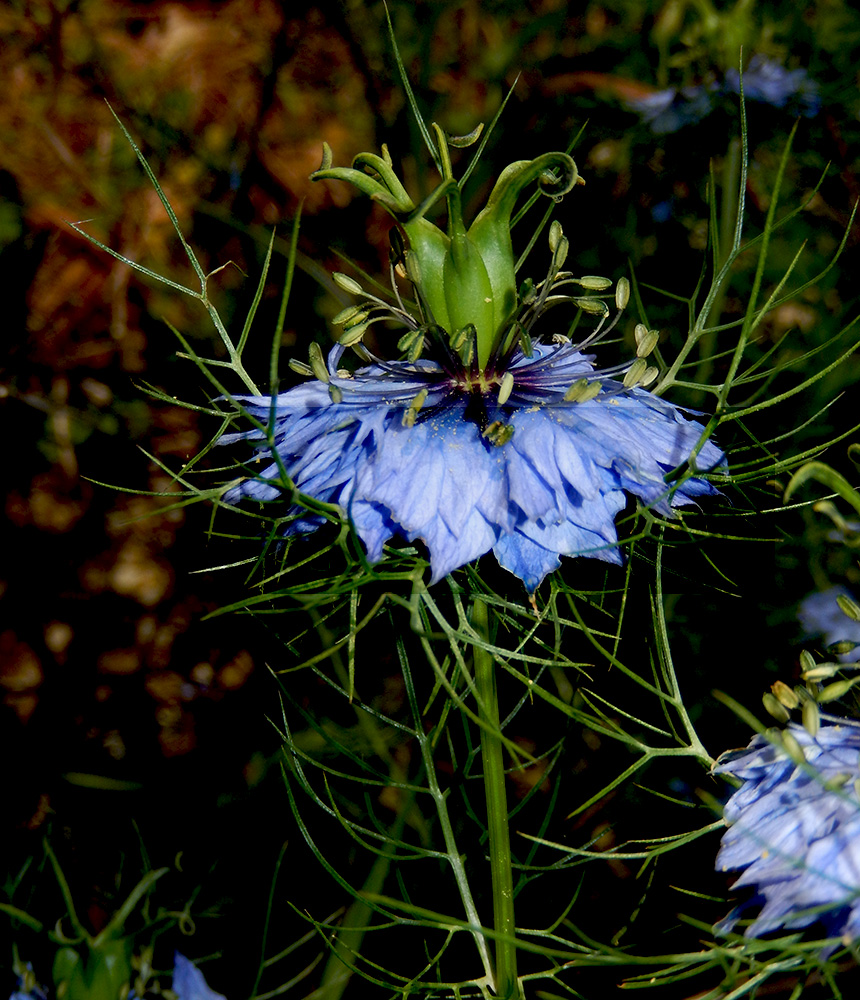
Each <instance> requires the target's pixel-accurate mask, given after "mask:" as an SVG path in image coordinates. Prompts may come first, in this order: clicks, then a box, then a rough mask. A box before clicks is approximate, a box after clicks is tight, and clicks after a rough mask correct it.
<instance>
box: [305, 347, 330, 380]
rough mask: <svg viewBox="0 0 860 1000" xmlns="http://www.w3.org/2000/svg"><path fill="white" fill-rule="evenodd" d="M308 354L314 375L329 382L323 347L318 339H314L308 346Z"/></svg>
mask: <svg viewBox="0 0 860 1000" xmlns="http://www.w3.org/2000/svg"><path fill="white" fill-rule="evenodd" d="M308 356H309V358H310V362H311V370H312V371H313V373H314V375H316V377H317V378H318V379H319V380H320V382H328V381H329V375H328V368H326V363H325V360H324V358H323V354H322V349H321V347H320V345H319V344H318V343H316V341H314V342H313V343H312V344H311V346H310V347H309V348H308Z"/></svg>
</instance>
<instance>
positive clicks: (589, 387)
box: [564, 378, 600, 403]
mask: <svg viewBox="0 0 860 1000" xmlns="http://www.w3.org/2000/svg"><path fill="white" fill-rule="evenodd" d="M599 392H600V383H599V382H589V381H588V379H587V378H580V379H577V380H576V381H575V382H574V383H573V385H571V387H570V388H569V389H568V390H567V392H566V393H565V394H564V401H565V402H566V403H587V402H588V401H589V400H590V399H594V397H595V396H597V395H598V394H599Z"/></svg>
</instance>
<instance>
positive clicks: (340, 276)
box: [331, 271, 364, 295]
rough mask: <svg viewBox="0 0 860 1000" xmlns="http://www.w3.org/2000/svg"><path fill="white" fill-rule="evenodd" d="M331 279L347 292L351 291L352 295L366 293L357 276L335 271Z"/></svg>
mask: <svg viewBox="0 0 860 1000" xmlns="http://www.w3.org/2000/svg"><path fill="white" fill-rule="evenodd" d="M331 280H332V281H333V282H334V283H335V284H336V285H337V286H338V288H342V289H343V290H344V291H345V292H349V293H350V294H351V295H364V289H363V288H362V287H361V285H359V283H358V282H357V281H356V280H355V278H350V276H349V275H348V274H344V273H343V272H342V271H335V273H334V274H333V275H332V276H331Z"/></svg>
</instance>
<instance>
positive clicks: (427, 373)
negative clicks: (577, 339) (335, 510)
mask: <svg viewBox="0 0 860 1000" xmlns="http://www.w3.org/2000/svg"><path fill="white" fill-rule="evenodd" d="M343 352H344V348H343V347H340V346H338V347H335V348H333V349H332V351H331V352H330V354H329V357H328V383H326V382H323V381H321V380H319V379H317V380H314V381H312V382H309V383H306V384H304V385H300V386H297V387H296V388H294V389H290V390H289V391H287V392H285V393H282V394H281V395H279V396H277V397H275V399H274V400H273V399H271V398H270V397H268V396H261V397H239V398H240V399H241V401H242V402H243V403H244V405H245V407H246V408H247V410H248V412H249V413H250V415H251V416H253V417H255V418H256V419H257V420H258V421H259V422H260V423H261V424H263V425H266V424H267V422H268V421H269V419H270V416H271V417H272V419H273V425H272V438H273V444H274V451H275V452H276V453H277V455H278V457H279V458H280V461H281V463H282V464H283V467H284V470H285V471H286V473H287V475H288V476H289V477H290V479H291V480H292V482H293V483H294V484H295V486H296V488H297V489H298V490H300V491H301V492H302V493H304V494H306V495H308V496H310V497H313V498H314V499H316V500H321V501H323V502H326V503H337V504H340V506H341V507H342V508H343V509H344V510H345V511H346V512H347V513H348V515H349V517H350V519H351V520H352V523H353V524H354V525H355V528H356V531H357V532H358V535H359V537H360V538H361V540H362V541H363V542H364V544H365V546H366V547H367V555H368V559H369V561H370V562H372V563H374V562H377V561H378V560H380V559H381V558H382V547H383V545H384V543H385V542H387V541H388V540H389V539H390V538H391V537H392V536H393V535H395V534H397V535H401V536H403V537H405V538H407V539H408V540H409V541H414V540H416V539H421V540H422V541H423V542H424V543H425V544H426V545H427V548H428V549H429V551H430V560H431V567H432V581H431V582H435V581H437V580H439V579H441V578H442V577H443V576H445V575H446V574H447V573H450V572H451V571H452V570H454V569H457V568H458V567H459V566H462V565H464V564H465V563H467V562H471V561H472V560H473V559H477V558H478V557H479V556H481V555H483V554H484V553H486V552H489V551H490V550H491V549H492V551H493V552H494V553H495V555H496V558H497V559H498V561H499V562H500V563H501V565H502V566H504V567H505V568H506V569H508V570H510V571H511V572H512V573H515V574H516V575H517V576H519V577H520V579H521V580H522V581H523V582H524V583H525V585H526V587H527V588H528V590H529V591H534V590H535V589H536V588H537V587H538V586H539V584H540V582H541V580H543V578H544V577H545V576H546V574H547V573H550V572H551V571H552V570H554V569H556V568H557V567H558V566H559V564H560V559H559V557H560V556H562V555H566V556H592V557H594V558H597V559H603V560H605V561H607V562H612V563H620V562H621V555H620V553H619V551H618V547H617V534H616V530H615V524H614V519H615V516H616V514H618V512H619V511H620V510H621V509H622V508H623V507H624V505H625V503H626V498H625V491H626V492H627V493H631V494H633V495H634V496H636V497H638V498H639V499H640V500H642V501H643V502H644V503H645V504H647V505H648V506H649V507H651V508H652V509H654V510H656V511H659V512H660V513H662V514H665V515H671V513H672V508H673V507H677V506H680V505H682V504H690V503H693V502H695V499H696V498H697V497H700V496H704V495H709V494H714V493H716V492H717V491H716V489H715V488H714V487H713V486H711V485H710V484H709V483H708V482H706V481H705V480H704V479H702V478H699V477H692V478H690V479H687V480H686V481H684V482H683V483H682V485H681V486H679V487H678V488H677V489H675V490H673V489H672V488H671V487H669V486H667V484H666V482H665V480H664V476H665V474H666V473H667V472H668V471H669V470H671V469H673V468H675V467H677V466H679V465H681V464H682V463H683V462H685V461H686V460H687V458H688V457H689V456H690V453H691V451H692V450H693V448H694V447H695V446H696V444H697V443H698V441H699V438H700V436H701V433H702V427H701V425H700V424H698V423H695V422H694V421H692V420H690V419H688V418H687V417H686V416H685V415H684V413H683V412H682V411H681V410H679V409H678V408H677V407H675V406H673V405H672V404H670V403H667V402H665V401H664V400H662V399H660V398H658V397H656V396H654V395H652V394H651V393H649V392H647V391H646V390H644V389H642V388H639V387H633V388H625V387H624V385H623V383H622V382H619V381H616V380H615V379H612V378H608V377H606V375H604V374H602V373H600V372H598V371H597V370H596V369H595V367H594V364H593V360H592V357H590V356H587V355H584V354H582V353H581V352H580V351H579V350H577V348H576V347H574V346H573V345H572V344H570V343H557V344H554V345H552V346H549V345H540V344H536V345H534V350H533V355H532V357H531V358H527V357H525V356H524V355H523V353H522V352H521V351H519V350H517V351H515V352H514V354H513V356H512V357H511V360H510V363H509V365H508V368H507V374H509V375H510V376H512V380H513V384H512V387H511V388H510V390H509V395H508V396H507V398H506V399H505V401H504V402H500V394H499V392H498V391H494V392H489V393H487V394H481V393H476V392H473V391H471V390H470V387H469V384H468V380H466V378H465V373H463V372H457V371H456V370H451V369H450V368H446V367H444V366H442V365H440V364H438V363H436V362H433V361H428V360H423V359H421V360H418V361H415V362H409V361H399V362H382V361H379V360H376V359H374V360H373V361H372V363H371V364H370V365H368V366H367V367H365V368H361V369H359V370H358V371H356V372H355V374H354V375H348V374H347V373H346V372H343V371H340V372H339V371H338V365H339V363H340V360H341V357H342V355H343ZM464 383H465V384H464ZM572 386H580V387H581V390H582V391H583V392H584V393H585V394H587V395H589V396H590V397H591V398H583V399H581V401H579V402H572V401H570V398H569V397H570V395H571V393H570V389H571V387H572ZM588 386H590V387H592V388H590V389H588V388H587V387H588ZM331 387H334V389H335V390H336V392H335V393H334V394H332V391H331ZM496 388H497V389H498V385H497V386H496ZM332 395H334V397H335V401H333V399H332ZM416 400H420V402H421V406H420V409H418V408H416V406H415V402H416ZM240 439H246V440H250V441H251V442H252V443H254V444H255V445H256V447H257V449H258V450H259V451H260V453H261V456H262V458H263V459H264V461H266V462H267V464H266V465H265V466H264V467H263V468H262V469H261V471H260V472H259V473H258V474H257V475H255V477H254V478H252V479H246V480H244V481H243V482H241V483H239V484H238V485H236V486H233V487H232V488H231V489H230V490H228V491H227V493H225V495H224V500H225V501H226V502H227V503H237V502H238V501H239V500H241V499H242V498H243V497H251V498H253V499H257V500H274V499H276V498H278V497H280V496H282V490H281V487H280V486H279V485H275V484H274V483H273V480H278V478H279V467H278V465H277V464H276V462H275V461H274V460H273V456H272V453H271V450H270V448H269V445H268V443H267V442H266V441H265V439H263V437H262V435H261V434H260V432H259V431H256V430H252V431H245V432H242V433H238V434H228V435H225V436H224V437H223V438H222V439H221V440H222V442H223V443H225V444H226V443H231V442H234V441H237V440H240ZM723 460H724V459H723V454H722V452H721V451H720V450H719V449H718V448H717V447H716V446H715V445H713V444H712V443H710V442H706V443H705V444H704V445H703V447H702V449H701V450H700V452H699V455H698V457H697V459H696V462H697V464H698V466H699V467H700V468H702V469H706V470H711V469H714V468H715V467H717V466H719V465H720V464H721V463H722V462H723ZM293 513H294V514H295V515H296V517H297V519H296V520H295V521H293V522H292V524H291V525H290V527H289V529H288V531H289V532H290V533H297V532H307V531H312V530H314V528H316V527H317V526H318V525H319V524H320V523H321V520H320V518H319V517H318V516H314V515H310V514H307V513H306V512H305V513H302V511H301V510H300V508H298V507H296V508H294V510H293Z"/></svg>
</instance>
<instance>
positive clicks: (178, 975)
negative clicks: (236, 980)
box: [9, 951, 226, 1000]
mask: <svg viewBox="0 0 860 1000" xmlns="http://www.w3.org/2000/svg"><path fill="white" fill-rule="evenodd" d="M25 979H27V980H29V981H28V982H25V981H24V980H25ZM18 987H19V988H18V990H17V991H16V992H15V993H13V994H12V995H11V996H10V998H9V1000H48V998H49V996H50V995H49V994H48V993H46V992H45V991H44V990H43V989H42V988H41V987H40V986H39V985H38V984H37V983H36V982H35V978H34V977H33V975H32V969H31V968H30V967H29V966H28V972H27V975H26V976H25V977H21V978H20V979H19V983H18ZM171 988H172V990H173V992H174V993H175V994H176V996H177V1000H226V998H225V996H224V994H223V993H216V992H215V991H214V990H213V989H211V988H210V987H209V986H208V985H207V983H206V980H205V979H204V977H203V973H202V972H201V971H200V970H199V969H198V968H197V966H196V965H195V964H194V963H193V962H192V961H191V960H190V959H188V958H186V957H185V956H184V955H182V954H180V953H179V952H178V951H177V952H175V953H174V956H173V983H172V987H171ZM147 995H148V991H147ZM135 996H136V994H135V992H134V990H132V991H131V992H130V993H129V995H128V1000H135Z"/></svg>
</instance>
